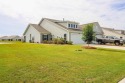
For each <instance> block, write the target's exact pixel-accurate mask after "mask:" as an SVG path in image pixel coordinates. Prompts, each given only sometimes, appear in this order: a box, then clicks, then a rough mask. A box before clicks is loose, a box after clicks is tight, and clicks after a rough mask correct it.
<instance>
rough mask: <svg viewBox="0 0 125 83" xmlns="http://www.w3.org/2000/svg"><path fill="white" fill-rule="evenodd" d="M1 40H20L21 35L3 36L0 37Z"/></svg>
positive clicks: (21, 38)
mask: <svg viewBox="0 0 125 83" xmlns="http://www.w3.org/2000/svg"><path fill="white" fill-rule="evenodd" d="M0 40H1V41H22V40H23V37H20V36H18V35H13V36H3V37H1V38H0Z"/></svg>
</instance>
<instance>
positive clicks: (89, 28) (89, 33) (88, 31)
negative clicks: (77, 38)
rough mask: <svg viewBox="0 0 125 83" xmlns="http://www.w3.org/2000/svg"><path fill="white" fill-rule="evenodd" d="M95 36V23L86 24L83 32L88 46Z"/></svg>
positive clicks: (83, 37)
mask: <svg viewBox="0 0 125 83" xmlns="http://www.w3.org/2000/svg"><path fill="white" fill-rule="evenodd" d="M94 38H95V36H94V31H93V24H88V25H86V26H84V28H83V33H82V40H84V41H85V42H86V43H87V44H88V46H89V44H90V43H91V42H92V40H93V39H94Z"/></svg>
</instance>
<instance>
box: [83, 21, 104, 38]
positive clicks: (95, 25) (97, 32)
mask: <svg viewBox="0 0 125 83" xmlns="http://www.w3.org/2000/svg"><path fill="white" fill-rule="evenodd" d="M88 24H93V31H94V32H95V36H96V38H102V37H103V35H104V32H103V30H102V27H101V26H100V25H99V23H98V22H93V23H88ZM86 25H87V24H83V25H81V28H84V26H86ZM81 30H82V29H81Z"/></svg>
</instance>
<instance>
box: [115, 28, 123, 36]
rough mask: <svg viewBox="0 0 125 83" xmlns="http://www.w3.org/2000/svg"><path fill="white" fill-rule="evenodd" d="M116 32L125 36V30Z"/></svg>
mask: <svg viewBox="0 0 125 83" xmlns="http://www.w3.org/2000/svg"><path fill="white" fill-rule="evenodd" d="M114 30H115V29H114ZM115 32H117V33H120V34H123V35H125V30H115Z"/></svg>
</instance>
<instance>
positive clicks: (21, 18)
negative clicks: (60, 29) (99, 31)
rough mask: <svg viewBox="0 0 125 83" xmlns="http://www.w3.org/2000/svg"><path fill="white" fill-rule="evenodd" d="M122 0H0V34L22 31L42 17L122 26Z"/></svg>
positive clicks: (124, 12)
mask: <svg viewBox="0 0 125 83" xmlns="http://www.w3.org/2000/svg"><path fill="white" fill-rule="evenodd" d="M124 15H125V0H0V36H3V35H22V34H23V32H24V30H25V29H26V27H27V25H28V23H38V22H39V21H40V20H41V19H42V18H45V17H46V18H53V19H59V20H62V19H63V18H65V20H72V21H77V22H79V23H80V24H84V23H90V22H99V24H100V25H101V26H102V27H107V28H115V29H125V16H124Z"/></svg>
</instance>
